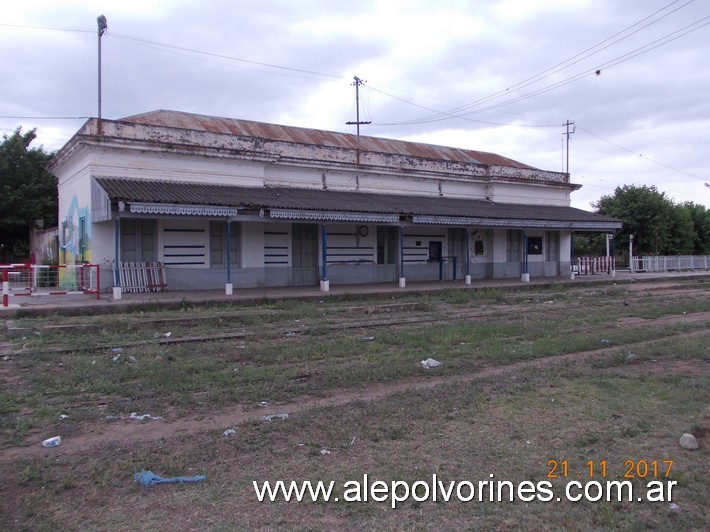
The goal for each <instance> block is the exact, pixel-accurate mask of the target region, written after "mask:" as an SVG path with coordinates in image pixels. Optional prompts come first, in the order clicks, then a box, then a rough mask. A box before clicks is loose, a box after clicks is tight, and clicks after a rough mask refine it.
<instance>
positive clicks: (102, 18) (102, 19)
mask: <svg viewBox="0 0 710 532" xmlns="http://www.w3.org/2000/svg"><path fill="white" fill-rule="evenodd" d="M96 22H97V23H98V26H99V116H98V134H99V135H101V134H103V124H102V123H101V36H102V35H103V34H104V33H106V29H107V28H108V25H107V24H106V17H105V16H103V15H101V16H99V17H97V18H96Z"/></svg>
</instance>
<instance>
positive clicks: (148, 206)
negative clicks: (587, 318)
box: [51, 111, 621, 290]
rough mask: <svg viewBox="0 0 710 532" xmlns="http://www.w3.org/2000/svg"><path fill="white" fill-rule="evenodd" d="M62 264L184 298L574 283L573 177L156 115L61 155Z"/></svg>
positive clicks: (588, 218)
mask: <svg viewBox="0 0 710 532" xmlns="http://www.w3.org/2000/svg"><path fill="white" fill-rule="evenodd" d="M51 171H52V172H53V173H54V174H55V175H56V176H57V178H58V183H59V220H60V227H59V241H60V242H59V244H60V262H61V263H62V264H76V263H81V262H86V263H93V264H99V265H100V267H101V269H102V270H105V272H103V273H102V275H101V278H102V279H103V280H104V283H103V285H104V286H103V287H102V288H103V289H106V290H108V289H110V288H111V287H112V286H113V287H120V285H121V282H120V277H119V275H118V269H119V267H120V266H121V265H123V264H125V263H156V262H159V263H161V264H162V266H163V268H164V271H165V272H166V279H167V284H168V286H169V288H170V289H172V290H188V289H215V288H223V287H225V286H228V285H229V287H230V289H231V287H234V288H237V289H238V288H239V287H256V286H289V285H313V286H318V285H320V287H321V288H322V289H324V290H327V289H328V286H329V284H330V283H338V284H353V283H377V282H398V283H400V285H403V284H404V283H406V282H407V281H424V280H452V279H461V280H464V279H465V280H470V279H477V278H505V277H519V278H521V279H524V280H525V279H526V278H529V276H533V277H542V276H546V277H547V276H550V277H554V276H560V275H569V273H570V261H571V252H572V235H573V233H574V232H581V231H595V232H613V231H615V230H618V229H620V227H621V223H620V222H619V221H618V220H615V219H612V218H608V217H605V216H601V215H597V214H594V213H589V212H586V211H582V210H579V209H574V208H571V207H570V194H571V193H572V192H573V191H574V190H576V189H578V188H579V186H578V185H574V184H571V183H570V182H569V176H568V175H566V174H563V173H559V172H548V171H543V170H539V169H536V168H532V167H530V166H528V165H525V164H522V163H519V162H517V161H513V160H511V159H507V158H505V157H502V156H499V155H496V154H491V153H484V152H476V151H470V150H461V149H457V148H448V147H442V146H432V145H427V144H420V143H413V142H404V141H398V140H390V139H380V138H375V137H360V138H359V140H358V139H357V138H356V137H355V135H349V134H344V133H335V132H327V131H318V130H310V129H305V128H294V127H287V126H279V125H273V124H263V123H258V122H251V121H245V120H235V119H228V118H218V117H207V116H201V115H193V114H188V113H180V112H174V111H155V112H151V113H146V114H144V115H138V116H135V117H130V118H126V119H123V120H118V121H112V120H103V121H102V122H101V123H100V124H99V122H98V121H97V120H96V119H90V120H89V121H87V122H86V123H85V124H84V125H83V126H82V127H81V129H80V130H79V131H78V132H77V133H76V135H74V137H73V138H72V139H71V140H70V141H69V142H68V143H67V144H66V145H65V146H64V147H63V148H62V149H61V150H60V151H59V152H58V153H57V154H56V156H55V159H54V161H53V163H52V167H51Z"/></svg>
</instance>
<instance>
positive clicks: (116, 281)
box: [113, 216, 123, 299]
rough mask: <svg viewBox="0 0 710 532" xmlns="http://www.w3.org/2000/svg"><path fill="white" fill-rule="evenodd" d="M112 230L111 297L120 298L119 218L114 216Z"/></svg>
mask: <svg viewBox="0 0 710 532" xmlns="http://www.w3.org/2000/svg"><path fill="white" fill-rule="evenodd" d="M113 225H114V231H113V246H114V250H113V253H114V259H113V298H114V299H121V294H122V293H123V291H122V290H121V275H120V273H119V268H118V261H119V259H120V256H119V250H120V240H119V239H120V236H121V219H120V218H119V217H118V216H116V220H115V221H114V224H113Z"/></svg>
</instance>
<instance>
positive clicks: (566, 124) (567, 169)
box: [562, 118, 575, 181]
mask: <svg viewBox="0 0 710 532" xmlns="http://www.w3.org/2000/svg"><path fill="white" fill-rule="evenodd" d="M562 125H563V126H566V128H567V129H566V130H565V136H566V137H567V150H566V151H567V168H566V169H565V173H566V174H567V181H569V136H570V135H571V134H572V133H574V131H575V128H572V131H570V129H569V127H570V126H573V125H574V122H570V120H569V118H568V119H567V122H565V123H564V124H562Z"/></svg>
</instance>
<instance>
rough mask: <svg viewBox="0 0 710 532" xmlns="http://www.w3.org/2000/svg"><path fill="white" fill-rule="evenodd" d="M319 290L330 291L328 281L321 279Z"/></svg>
mask: <svg viewBox="0 0 710 532" xmlns="http://www.w3.org/2000/svg"><path fill="white" fill-rule="evenodd" d="M320 291H321V292H330V281H321V282H320Z"/></svg>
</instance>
